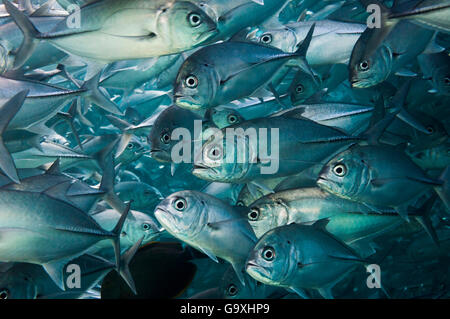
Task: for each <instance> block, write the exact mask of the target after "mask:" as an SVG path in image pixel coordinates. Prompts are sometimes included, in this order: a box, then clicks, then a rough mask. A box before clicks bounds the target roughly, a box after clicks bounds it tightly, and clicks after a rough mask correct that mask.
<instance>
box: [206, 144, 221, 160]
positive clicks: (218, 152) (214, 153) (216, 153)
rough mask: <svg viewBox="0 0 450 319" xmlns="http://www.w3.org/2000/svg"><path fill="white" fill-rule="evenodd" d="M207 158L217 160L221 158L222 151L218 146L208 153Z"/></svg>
mask: <svg viewBox="0 0 450 319" xmlns="http://www.w3.org/2000/svg"><path fill="white" fill-rule="evenodd" d="M209 157H210V158H211V159H213V160H217V159H219V158H221V157H222V150H221V149H220V147H218V146H214V147H212V148H211V150H210V151H209Z"/></svg>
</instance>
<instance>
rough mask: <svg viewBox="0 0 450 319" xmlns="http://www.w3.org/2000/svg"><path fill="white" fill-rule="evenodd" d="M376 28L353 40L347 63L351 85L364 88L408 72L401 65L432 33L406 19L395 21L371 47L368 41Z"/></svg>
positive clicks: (414, 54)
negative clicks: (382, 37) (381, 39)
mask: <svg viewBox="0 0 450 319" xmlns="http://www.w3.org/2000/svg"><path fill="white" fill-rule="evenodd" d="M376 30H377V29H366V31H364V33H363V34H362V35H361V37H360V38H359V39H358V41H357V42H356V44H355V46H354V48H353V52H352V55H351V58H350V63H349V81H350V83H351V84H352V87H354V88H368V87H372V86H374V85H377V84H379V83H381V82H383V81H385V80H386V79H387V78H388V77H389V76H390V75H393V74H399V75H407V76H408V75H409V76H410V75H411V73H412V72H411V71H410V70H405V69H404V67H405V66H406V65H407V64H408V63H410V62H411V61H413V59H415V58H416V56H417V55H419V54H420V53H422V52H423V51H424V50H425V48H426V47H427V45H428V44H429V42H430V40H431V39H432V36H433V31H431V30H427V29H423V28H422V27H419V26H417V25H414V24H412V23H410V22H408V21H402V22H400V23H399V24H397V25H396V26H395V27H394V29H393V30H392V31H391V33H389V35H388V36H387V37H386V39H384V41H382V42H381V43H380V44H379V45H378V46H376V47H375V48H372V47H371V41H373V38H376V37H377V36H378V34H377V31H376Z"/></svg>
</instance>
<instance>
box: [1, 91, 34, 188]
mask: <svg viewBox="0 0 450 319" xmlns="http://www.w3.org/2000/svg"><path fill="white" fill-rule="evenodd" d="M28 92H29V91H28V90H26V91H22V92H19V93H17V94H16V95H15V96H13V97H12V98H11V99H10V100H9V101H8V102H6V103H5V104H3V105H2V106H0V169H1V170H2V171H3V172H4V173H5V174H6V176H8V178H10V179H11V180H12V181H13V182H14V183H20V181H19V177H18V175H17V170H16V165H15V164H14V160H13V159H12V157H11V154H9V151H8V149H7V148H6V146H5V144H4V142H3V133H4V132H5V131H6V129H7V127H8V125H9V123H10V122H11V120H12V119H13V118H14V116H15V115H16V114H17V112H18V111H19V110H20V108H21V107H22V104H23V102H24V101H25V99H26V97H27V95H28Z"/></svg>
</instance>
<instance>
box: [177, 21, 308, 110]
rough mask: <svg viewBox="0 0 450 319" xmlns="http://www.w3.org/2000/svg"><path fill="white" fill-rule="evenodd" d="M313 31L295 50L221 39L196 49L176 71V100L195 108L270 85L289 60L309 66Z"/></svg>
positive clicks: (304, 67)
mask: <svg viewBox="0 0 450 319" xmlns="http://www.w3.org/2000/svg"><path fill="white" fill-rule="evenodd" d="M313 32H314V25H313V26H312V27H311V28H310V30H309V32H308V35H307V36H306V37H305V40H304V41H303V42H302V44H301V45H300V46H299V48H298V49H297V50H296V51H295V52H294V53H285V52H283V51H281V50H279V49H277V48H273V47H269V46H266V45H261V44H256V43H247V42H223V43H217V44H213V45H211V46H207V47H204V48H202V49H200V50H198V51H197V52H195V53H194V54H192V55H191V56H190V57H189V58H187V59H186V61H184V63H183V65H182V66H181V68H180V70H179V72H178V75H177V79H176V82H175V85H174V92H173V93H174V102H175V104H177V105H178V106H180V107H183V108H187V109H194V110H195V109H201V108H203V109H204V108H210V107H214V106H217V105H221V104H226V103H228V102H231V101H234V100H237V99H240V98H244V97H247V96H249V95H251V94H253V93H254V92H255V91H257V90H258V89H260V88H263V87H264V86H266V85H269V86H270V85H271V80H272V78H273V77H274V76H275V74H276V73H277V72H278V71H279V70H280V68H282V67H283V66H284V65H285V64H286V63H288V62H289V61H290V60H292V63H295V64H296V65H298V66H299V67H300V68H302V69H305V70H310V69H309V66H308V64H307V62H306V60H305V55H306V52H307V50H308V47H309V44H310V41H311V37H312V33H313ZM310 73H311V72H310Z"/></svg>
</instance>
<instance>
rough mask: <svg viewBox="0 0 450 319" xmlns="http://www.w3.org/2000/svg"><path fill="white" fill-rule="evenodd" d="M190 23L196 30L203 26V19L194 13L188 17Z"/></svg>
mask: <svg viewBox="0 0 450 319" xmlns="http://www.w3.org/2000/svg"><path fill="white" fill-rule="evenodd" d="M188 21H189V24H190V25H191V26H192V27H194V28H195V27H198V26H199V25H200V24H202V17H201V16H200V15H199V14H197V13H195V12H193V13H190V14H189V15H188Z"/></svg>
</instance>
